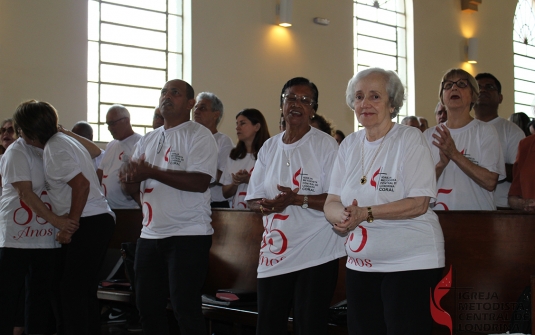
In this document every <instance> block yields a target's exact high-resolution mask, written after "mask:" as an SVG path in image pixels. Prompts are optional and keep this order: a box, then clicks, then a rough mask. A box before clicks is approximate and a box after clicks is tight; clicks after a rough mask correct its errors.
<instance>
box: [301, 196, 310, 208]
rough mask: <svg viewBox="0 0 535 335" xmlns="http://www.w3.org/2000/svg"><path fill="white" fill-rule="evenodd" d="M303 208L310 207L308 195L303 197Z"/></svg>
mask: <svg viewBox="0 0 535 335" xmlns="http://www.w3.org/2000/svg"><path fill="white" fill-rule="evenodd" d="M301 208H304V209H307V208H308V195H305V196H304V197H303V204H302V205H301Z"/></svg>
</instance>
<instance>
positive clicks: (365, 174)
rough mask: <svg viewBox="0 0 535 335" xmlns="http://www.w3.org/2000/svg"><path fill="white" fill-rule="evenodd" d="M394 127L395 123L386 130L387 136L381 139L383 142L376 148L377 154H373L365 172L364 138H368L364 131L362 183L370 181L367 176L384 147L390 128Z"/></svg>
mask: <svg viewBox="0 0 535 335" xmlns="http://www.w3.org/2000/svg"><path fill="white" fill-rule="evenodd" d="M392 128H394V126H393V124H392V125H391V126H390V128H388V131H387V132H386V134H385V136H383V139H382V140H381V144H379V148H377V150H375V155H373V159H372V161H371V163H370V165H369V166H368V169H367V170H366V172H364V140H365V139H366V133H364V136H363V137H362V146H361V159H362V178H360V184H361V185H364V184H366V182H367V181H368V178H366V176H367V175H368V172H370V169H371V168H372V166H373V163H374V162H375V159H376V158H377V155H378V154H379V151H381V148H382V147H383V143H384V141H385V138H386V135H388V133H389V132H390V129H392Z"/></svg>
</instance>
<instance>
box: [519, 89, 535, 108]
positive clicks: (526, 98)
mask: <svg viewBox="0 0 535 335" xmlns="http://www.w3.org/2000/svg"><path fill="white" fill-rule="evenodd" d="M534 98H535V96H534V95H533V94H529V93H523V92H518V91H517V92H515V102H516V103H519V104H524V105H531V104H532V103H533V102H534V101H533V100H534Z"/></svg>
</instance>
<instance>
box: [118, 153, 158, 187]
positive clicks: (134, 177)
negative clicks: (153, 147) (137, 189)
mask: <svg viewBox="0 0 535 335" xmlns="http://www.w3.org/2000/svg"><path fill="white" fill-rule="evenodd" d="M152 168H153V167H152V166H151V165H150V164H149V163H147V162H145V154H142V155H141V157H140V158H139V159H138V160H130V161H129V162H128V163H124V164H123V165H122V166H121V168H120V169H119V180H120V181H121V183H139V182H142V181H143V180H146V179H147V178H148V174H149V171H150V170H151V169H152Z"/></svg>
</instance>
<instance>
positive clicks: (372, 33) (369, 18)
mask: <svg viewBox="0 0 535 335" xmlns="http://www.w3.org/2000/svg"><path fill="white" fill-rule="evenodd" d="M353 15H354V18H353V20H354V22H353V36H354V41H353V45H354V50H353V52H354V53H353V59H354V62H355V64H354V70H355V73H356V72H358V71H360V70H364V69H366V68H369V67H381V68H384V69H385V70H392V71H395V72H396V73H397V74H398V76H399V78H400V79H401V82H402V83H403V86H404V87H405V95H407V43H406V39H407V36H406V35H407V27H406V15H405V0H354V1H353ZM407 110H408V109H407V101H406V100H405V101H404V104H403V107H402V108H401V110H400V111H399V114H398V116H397V118H396V119H395V121H397V122H399V120H401V119H403V117H405V116H407V115H408V113H407ZM354 120H355V127H354V128H355V130H358V129H359V128H360V125H359V123H358V121H357V118H356V117H355V119H354Z"/></svg>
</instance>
